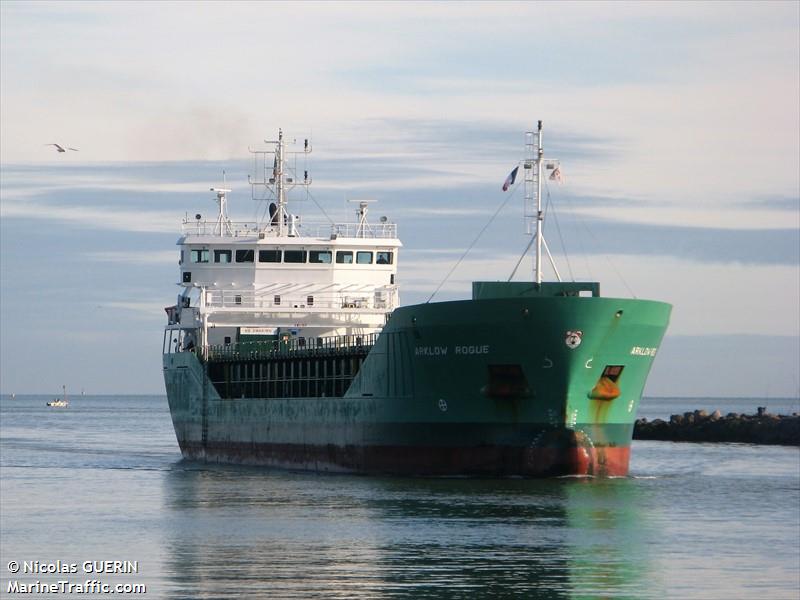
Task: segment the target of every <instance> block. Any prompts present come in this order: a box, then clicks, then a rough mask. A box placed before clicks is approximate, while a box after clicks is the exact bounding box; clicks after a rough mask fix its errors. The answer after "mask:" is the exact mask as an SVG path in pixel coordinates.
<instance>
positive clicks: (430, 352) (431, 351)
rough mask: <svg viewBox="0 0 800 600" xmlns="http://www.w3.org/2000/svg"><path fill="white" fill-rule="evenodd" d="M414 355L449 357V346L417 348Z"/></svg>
mask: <svg viewBox="0 0 800 600" xmlns="http://www.w3.org/2000/svg"><path fill="white" fill-rule="evenodd" d="M414 354H416V355H417V356H447V346H417V347H416V348H415V349H414Z"/></svg>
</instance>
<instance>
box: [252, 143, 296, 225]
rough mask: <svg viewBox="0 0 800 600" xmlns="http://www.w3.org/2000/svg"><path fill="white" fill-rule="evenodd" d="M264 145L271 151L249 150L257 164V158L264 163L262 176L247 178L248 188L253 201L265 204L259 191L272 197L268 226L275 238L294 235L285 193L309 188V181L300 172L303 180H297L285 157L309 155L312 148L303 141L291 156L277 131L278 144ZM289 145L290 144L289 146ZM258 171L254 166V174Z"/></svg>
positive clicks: (292, 220)
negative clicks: (260, 201)
mask: <svg viewBox="0 0 800 600" xmlns="http://www.w3.org/2000/svg"><path fill="white" fill-rule="evenodd" d="M264 143H266V144H274V147H275V149H274V150H271V151H270V150H266V151H265V150H250V152H251V153H252V154H253V155H255V160H256V163H258V160H259V158H260V159H261V160H262V161H263V171H262V173H263V176H262V177H261V178H258V177H257V176H254V177H253V176H251V177H248V179H249V181H250V185H251V187H252V190H253V199H254V200H266V199H268V198H266V197H262V196H261V195H260V194H258V193H257V191H256V190H257V189H258V188H265V189H266V190H268V191H269V192H271V193H272V197H274V199H275V209H274V212H272V211H270V217H269V221H268V225H269V226H272V227H276V228H277V234H278V236H284V235H294V233H295V223H294V217H293V215H290V214H289V211H288V192H289V190H291V189H292V188H293V187H295V186H297V185H301V186H309V185H311V179H310V178H309V177H308V171H305V170H304V171H303V179H302V180H299V179H298V177H297V176H296V175H295V174H294V171H293V169H291V168H289V167H287V158H288V155H292V154H294V155H297V154H309V153H310V152H311V146H310V145H309V143H308V139H306V140H304V145H303V150H300V151H297V152H293V151H288V150H287V149H286V142H285V141H284V139H283V130H282V129H279V130H278V139H277V140H264ZM290 143H291V142H290ZM268 155H269V156H271V157H272V165H271V169H272V171H271V173H270V171H269V169H270V165H269V162H270V161H269V160H268ZM258 171H259V168H258V164H256V173H258Z"/></svg>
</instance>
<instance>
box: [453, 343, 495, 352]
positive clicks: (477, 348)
mask: <svg viewBox="0 0 800 600" xmlns="http://www.w3.org/2000/svg"><path fill="white" fill-rule="evenodd" d="M455 353H456V354H489V345H488V344H484V345H483V346H456V352H455Z"/></svg>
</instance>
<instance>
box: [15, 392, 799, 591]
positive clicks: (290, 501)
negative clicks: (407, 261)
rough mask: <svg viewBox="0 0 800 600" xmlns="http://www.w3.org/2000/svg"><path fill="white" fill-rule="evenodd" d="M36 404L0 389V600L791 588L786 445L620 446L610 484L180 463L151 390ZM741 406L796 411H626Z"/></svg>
mask: <svg viewBox="0 0 800 600" xmlns="http://www.w3.org/2000/svg"><path fill="white" fill-rule="evenodd" d="M51 399H52V398H49V397H45V396H21V395H18V396H17V397H16V398H14V399H12V398H10V397H8V396H4V397H2V398H0V557H1V561H0V562H2V564H1V565H0V596H1V597H3V598H6V597H7V598H14V597H52V598H56V597H98V598H99V597H108V596H109V594H102V593H98V590H100V587H99V586H101V585H105V586H120V587H119V588H116V587H114V589H115V591H116V593H115V594H113V595H114V597H123V598H124V597H137V596H138V597H146V598H192V599H193V598H234V599H236V598H481V597H503V598H504V597H519V598H586V599H592V598H653V599H656V598H658V599H660V598H675V599H684V598H710V599H729V598H742V599H745V598H746V599H750V598H758V599H767V598H777V599H784V598H785V599H787V600H796V599H797V598H798V596H799V595H800V451H799V450H798V448H796V447H778V446H753V445H745V444H679V443H670V442H651V441H647V442H645V441H636V442H634V445H633V454H632V461H631V476H630V477H627V478H619V479H609V480H593V479H579V478H562V479H549V480H521V479H505V480H484V479H480V480H474V479H409V478H388V477H362V476H343V475H315V474H307V473H294V472H285V471H276V470H269V469H259V468H243V467H231V466H212V465H205V464H202V463H192V462H186V461H183V460H182V459H181V456H180V452H179V451H178V448H177V444H176V442H175V437H174V433H173V431H172V425H171V421H170V417H169V411H168V409H167V404H166V399H165V398H163V397H154V396H148V397H131V396H104V397H101V396H94V397H92V396H86V397H75V398H73V399H72V400H71V403H70V406H69V408H66V409H64V408H62V409H58V408H48V407H46V406H45V403H46V402H47V401H48V400H51ZM757 406H767V408H768V410H770V411H772V412H793V411H796V410H797V408H796V406H797V404H796V401H794V402H793V401H791V400H780V399H778V400H774V401H763V400H752V401H749V400H747V401H742V400H736V401H719V400H713V399H685V398H683V399H652V400H645V401H644V403H643V405H642V408H641V410H640V415H643V416H647V417H648V418H655V417H661V418H664V417H668V416H669V414H671V413H673V412H685V411H686V410H694V409H695V408H703V409H706V410H709V411H711V410H715V409H719V410H721V411H722V412H723V413H727V412H754V411H755V409H756V407H757ZM779 406H780V407H782V408H778V407H779ZM12 571H14V572H12ZM59 582H62V583H59ZM51 585H54V586H56V588H55V589H56V592H55V593H52V592H50V591H49V589H50V588H48V592H47V593H45V592H44V591H42V590H43V589H45V586H51ZM69 585H71V586H73V587H72V588H68V586H69ZM21 586H33V587H28V588H27V589H33V590H34V592H33V593H23V592H22V591H21V590H23V589H26V588H24V587H21ZM35 586H38V587H35ZM59 586H60V587H59ZM136 586H138V587H136ZM68 589H71V590H72V592H71V593H68V591H66V590H68ZM105 589H108V588H105ZM78 591H81V592H85V593H81V594H80V595H79V596H78ZM134 592H137V593H134Z"/></svg>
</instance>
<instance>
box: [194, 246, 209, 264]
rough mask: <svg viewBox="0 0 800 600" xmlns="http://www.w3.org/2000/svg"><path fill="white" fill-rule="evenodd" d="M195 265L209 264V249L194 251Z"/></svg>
mask: <svg viewBox="0 0 800 600" xmlns="http://www.w3.org/2000/svg"><path fill="white" fill-rule="evenodd" d="M192 262H193V263H207V262H208V249H206V248H203V249H202V250H192Z"/></svg>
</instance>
